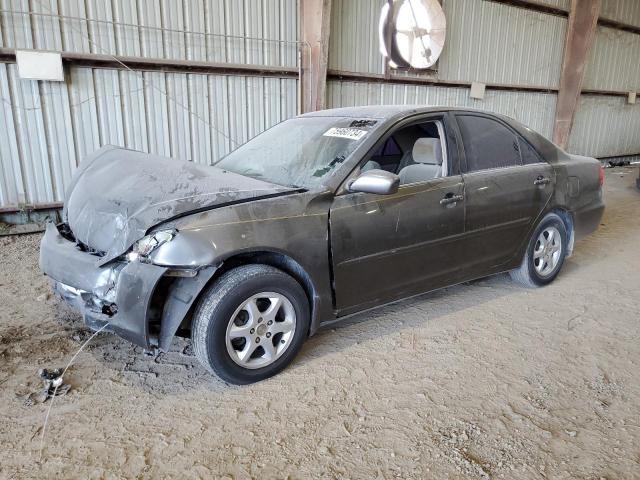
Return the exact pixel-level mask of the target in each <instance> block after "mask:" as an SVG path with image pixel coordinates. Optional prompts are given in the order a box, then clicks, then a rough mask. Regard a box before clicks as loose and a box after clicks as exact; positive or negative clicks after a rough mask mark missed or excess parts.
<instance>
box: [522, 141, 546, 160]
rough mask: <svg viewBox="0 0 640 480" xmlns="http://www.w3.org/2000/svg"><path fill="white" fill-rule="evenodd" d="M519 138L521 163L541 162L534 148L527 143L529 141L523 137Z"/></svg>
mask: <svg viewBox="0 0 640 480" xmlns="http://www.w3.org/2000/svg"><path fill="white" fill-rule="evenodd" d="M519 140H520V155H521V156H522V164H523V165H530V164H532V163H540V162H542V159H541V158H540V155H538V152H536V151H535V149H534V148H533V147H532V146H531V145H529V142H527V141H526V140H525V139H524V138H519Z"/></svg>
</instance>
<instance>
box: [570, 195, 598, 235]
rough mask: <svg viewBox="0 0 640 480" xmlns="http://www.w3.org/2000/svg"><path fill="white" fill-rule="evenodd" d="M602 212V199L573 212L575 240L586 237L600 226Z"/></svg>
mask: <svg viewBox="0 0 640 480" xmlns="http://www.w3.org/2000/svg"><path fill="white" fill-rule="evenodd" d="M603 214H604V203H603V202H602V200H600V201H598V202H597V203H594V204H590V205H588V206H586V207H583V208H581V209H578V210H576V211H574V212H573V220H574V226H573V228H574V231H575V236H576V240H580V239H581V238H583V237H586V236H587V235H589V234H590V233H593V232H595V231H596V230H597V229H598V227H599V226H600V222H601V220H602V215H603Z"/></svg>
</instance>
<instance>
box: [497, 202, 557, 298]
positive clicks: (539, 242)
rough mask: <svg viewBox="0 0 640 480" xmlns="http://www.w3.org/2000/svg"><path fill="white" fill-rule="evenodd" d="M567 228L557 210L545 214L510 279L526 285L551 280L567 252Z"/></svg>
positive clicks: (533, 285)
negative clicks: (556, 212)
mask: <svg viewBox="0 0 640 480" xmlns="http://www.w3.org/2000/svg"><path fill="white" fill-rule="evenodd" d="M567 237H568V235H567V229H566V227H565V225H564V222H563V221H562V219H561V218H560V217H559V216H558V215H556V214H555V213H550V214H548V215H547V216H545V217H544V218H543V219H542V221H541V222H540V224H539V225H538V227H537V228H536V229H535V230H534V232H533V235H532V236H531V239H530V240H529V244H528V245H527V250H526V251H525V253H524V257H523V259H522V263H521V264H520V267H518V268H517V269H515V270H512V271H511V272H509V273H510V275H511V278H512V279H513V280H515V281H516V282H518V283H520V284H522V285H525V286H527V287H541V286H543V285H547V284H548V283H551V282H552V281H553V280H554V279H555V278H556V277H557V276H558V273H559V272H560V269H561V268H562V264H563V263H564V258H565V256H566V254H567Z"/></svg>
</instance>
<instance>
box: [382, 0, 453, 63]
mask: <svg viewBox="0 0 640 480" xmlns="http://www.w3.org/2000/svg"><path fill="white" fill-rule="evenodd" d="M446 27H447V20H446V18H445V16H444V11H443V10H442V7H441V6H440V3H439V2H438V0H387V3H385V4H384V5H383V6H382V11H381V13H380V25H379V35H380V53H382V55H383V56H385V57H387V58H388V59H389V65H390V66H391V67H392V68H400V69H415V70H426V69H429V68H431V67H432V66H433V65H434V64H435V63H436V61H437V60H438V57H439V56H440V54H441V53H442V48H443V47H444V40H445V35H446Z"/></svg>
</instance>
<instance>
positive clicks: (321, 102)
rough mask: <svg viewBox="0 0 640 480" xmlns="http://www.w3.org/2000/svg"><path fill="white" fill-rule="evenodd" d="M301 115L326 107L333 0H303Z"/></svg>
mask: <svg viewBox="0 0 640 480" xmlns="http://www.w3.org/2000/svg"><path fill="white" fill-rule="evenodd" d="M300 19H301V21H300V24H301V29H302V32H301V39H302V42H303V48H302V52H301V59H300V60H301V73H300V90H301V93H300V94H301V99H300V100H301V101H300V104H301V106H302V112H303V113H304V112H313V111H315V110H322V109H323V108H324V107H325V96H326V90H327V61H328V57H329V31H330V28H331V27H330V24H331V0H300Z"/></svg>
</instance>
